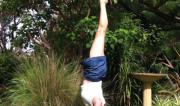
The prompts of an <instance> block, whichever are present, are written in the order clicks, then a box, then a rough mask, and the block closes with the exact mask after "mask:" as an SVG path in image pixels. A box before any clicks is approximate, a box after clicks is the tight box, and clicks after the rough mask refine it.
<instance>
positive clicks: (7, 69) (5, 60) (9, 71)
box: [0, 52, 20, 85]
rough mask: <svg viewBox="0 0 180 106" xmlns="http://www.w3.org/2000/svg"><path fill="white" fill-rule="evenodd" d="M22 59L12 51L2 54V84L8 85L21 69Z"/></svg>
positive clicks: (0, 56) (0, 73)
mask: <svg viewBox="0 0 180 106" xmlns="http://www.w3.org/2000/svg"><path fill="white" fill-rule="evenodd" d="M19 65H20V61H19V60H18V59H17V58H16V57H15V56H14V55H13V54H12V53H8V52H7V53H1V54H0V84H2V85H8V83H9V81H10V80H11V79H12V78H13V77H14V74H15V73H16V72H17V71H18V70H19V68H20V67H19Z"/></svg>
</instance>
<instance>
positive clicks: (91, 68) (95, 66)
mask: <svg viewBox="0 0 180 106" xmlns="http://www.w3.org/2000/svg"><path fill="white" fill-rule="evenodd" d="M81 64H82V65H83V67H84V71H83V76H84V78H85V79H87V80H89V81H93V82H97V81H101V80H102V79H103V78H105V76H106V73H107V62H106V56H98V57H91V58H87V59H85V60H84V61H82V62H81Z"/></svg>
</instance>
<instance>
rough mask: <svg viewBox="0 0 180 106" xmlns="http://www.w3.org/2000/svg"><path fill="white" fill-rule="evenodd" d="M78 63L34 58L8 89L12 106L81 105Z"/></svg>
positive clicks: (27, 62)
mask: <svg viewBox="0 0 180 106" xmlns="http://www.w3.org/2000/svg"><path fill="white" fill-rule="evenodd" d="M78 71H79V65H78V62H70V63H65V62H64V61H63V60H62V59H56V58H54V57H52V58H47V57H46V58H37V57H36V58H32V59H28V60H27V61H26V62H25V63H24V71H23V72H21V73H19V74H17V75H16V77H15V78H14V79H13V80H12V85H11V87H10V88H9V93H10V96H9V99H10V101H11V104H12V105H13V106H74V105H75V106H81V100H80V97H79V85H80V79H81V77H80V75H79V73H78Z"/></svg>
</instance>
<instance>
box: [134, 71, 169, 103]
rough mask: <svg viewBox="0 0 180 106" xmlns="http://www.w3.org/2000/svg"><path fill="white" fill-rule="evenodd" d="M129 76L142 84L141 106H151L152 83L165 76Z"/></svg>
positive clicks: (153, 74) (140, 74) (157, 74)
mask: <svg viewBox="0 0 180 106" xmlns="http://www.w3.org/2000/svg"><path fill="white" fill-rule="evenodd" d="M131 75H132V76H133V77H134V78H136V79H138V80H140V81H142V82H143V106H152V91H151V85H152V82H153V81H156V80H159V79H161V78H163V77H165V76H167V74H159V73H132V74H131Z"/></svg>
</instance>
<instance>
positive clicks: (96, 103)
mask: <svg viewBox="0 0 180 106" xmlns="http://www.w3.org/2000/svg"><path fill="white" fill-rule="evenodd" d="M92 103H93V106H103V105H102V101H101V99H100V98H97V97H94V98H93V101H92Z"/></svg>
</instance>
